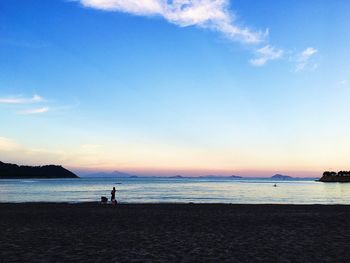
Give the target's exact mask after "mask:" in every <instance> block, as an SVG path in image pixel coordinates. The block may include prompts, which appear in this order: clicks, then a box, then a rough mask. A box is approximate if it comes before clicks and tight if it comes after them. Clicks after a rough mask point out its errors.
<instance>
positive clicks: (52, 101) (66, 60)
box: [0, 0, 350, 177]
mask: <svg viewBox="0 0 350 263" xmlns="http://www.w3.org/2000/svg"><path fill="white" fill-rule="evenodd" d="M349 25H350V2H349V1H348V0H334V1H329V0H308V1H297V0H290V1H275V0H262V1H255V0H232V1H228V0H173V1H164V0H142V1H141V0H80V1H79V0H76V1H74V0H70V1H68V0H1V1H0V160H1V161H3V162H11V163H18V164H30V165H43V164H48V163H53V164H61V165H63V166H65V167H67V168H69V169H72V170H73V171H75V172H78V173H89V172H95V171H113V170H119V171H123V172H129V173H133V174H137V175H175V174H181V175H187V176H196V175H208V174H215V175H233V174H235V175H243V176H271V175H272V174H274V173H284V174H288V175H292V176H300V177H304V176H319V175H320V173H321V172H322V171H324V170H349V169H350V168H349V165H350V163H349V158H348V156H349V155H350V136H349V134H350V122H349V116H350V107H349V100H350V48H349V47H350V26H349Z"/></svg>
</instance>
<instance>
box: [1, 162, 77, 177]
mask: <svg viewBox="0 0 350 263" xmlns="http://www.w3.org/2000/svg"><path fill="white" fill-rule="evenodd" d="M45 178H79V177H78V176H77V175H76V174H74V173H72V172H71V171H69V170H67V169H65V168H63V167H62V166H60V165H44V166H27V165H17V164H11V163H3V162H1V161H0V179H45Z"/></svg>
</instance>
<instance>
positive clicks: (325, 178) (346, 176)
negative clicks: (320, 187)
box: [318, 171, 350, 183]
mask: <svg viewBox="0 0 350 263" xmlns="http://www.w3.org/2000/svg"><path fill="white" fill-rule="evenodd" d="M318 181H320V182H324V183H350V171H339V172H338V173H336V172H329V171H326V172H324V173H323V175H322V177H321V178H320V179H319V180H318Z"/></svg>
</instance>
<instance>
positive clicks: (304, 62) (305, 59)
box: [295, 47, 318, 72]
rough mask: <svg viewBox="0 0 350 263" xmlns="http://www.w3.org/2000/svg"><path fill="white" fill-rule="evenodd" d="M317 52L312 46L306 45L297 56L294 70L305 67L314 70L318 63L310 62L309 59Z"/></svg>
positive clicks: (300, 69)
mask: <svg viewBox="0 0 350 263" xmlns="http://www.w3.org/2000/svg"><path fill="white" fill-rule="evenodd" d="M317 52H318V50H317V49H315V48H313V47H308V48H307V49H305V50H304V51H303V52H301V53H300V54H299V55H298V56H297V65H296V68H295V71H296V72H298V71H302V70H304V69H306V68H309V69H311V70H315V69H316V68H317V67H318V65H317V64H316V63H310V59H311V58H312V57H313V56H314V55H315V54H316V53H317Z"/></svg>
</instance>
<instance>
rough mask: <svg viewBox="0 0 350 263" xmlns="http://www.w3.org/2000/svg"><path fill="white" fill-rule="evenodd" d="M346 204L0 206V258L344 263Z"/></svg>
mask: <svg viewBox="0 0 350 263" xmlns="http://www.w3.org/2000/svg"><path fill="white" fill-rule="evenodd" d="M349 260H350V206H322V205H305V206H304V205H297V206H294V205H223V204H217V205H215V204H213V205H212V204H203V205H193V204H142V205H141V204H123V205H118V206H116V207H112V206H110V205H99V204H92V203H85V204H44V203H37V204H0V262H194V261H196V262H349Z"/></svg>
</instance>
